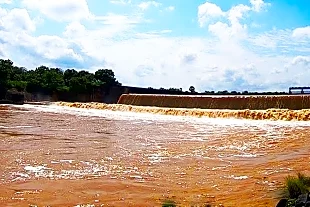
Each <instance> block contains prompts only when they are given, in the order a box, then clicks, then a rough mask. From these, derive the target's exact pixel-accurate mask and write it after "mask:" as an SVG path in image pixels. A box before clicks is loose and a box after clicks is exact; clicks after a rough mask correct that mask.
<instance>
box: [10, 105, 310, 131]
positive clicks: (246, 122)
mask: <svg viewBox="0 0 310 207" xmlns="http://www.w3.org/2000/svg"><path fill="white" fill-rule="evenodd" d="M15 107H21V108H26V109H32V110H37V111H42V112H50V113H65V114H72V115H77V116H90V117H91V116H93V117H103V118H109V119H116V120H131V121H137V120H142V121H149V123H152V122H154V121H170V122H171V121H172V122H174V121H176V122H190V123H195V124H211V125H217V126H233V127H247V128H248V127H251V126H253V127H257V128H266V127H267V128H268V127H272V128H274V127H285V126H288V127H309V126H310V121H282V120H278V121H273V120H250V119H237V118H208V117H192V116H174V115H160V114H152V113H138V112H127V111H112V110H102V109H81V108H73V107H67V106H57V105H54V104H51V105H28V104H24V105H21V106H15Z"/></svg>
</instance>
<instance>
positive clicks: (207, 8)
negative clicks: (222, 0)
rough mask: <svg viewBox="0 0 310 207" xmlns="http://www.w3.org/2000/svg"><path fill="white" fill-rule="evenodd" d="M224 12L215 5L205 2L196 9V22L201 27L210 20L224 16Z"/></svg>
mask: <svg viewBox="0 0 310 207" xmlns="http://www.w3.org/2000/svg"><path fill="white" fill-rule="evenodd" d="M224 15H225V12H223V11H222V9H221V8H220V7H219V6H217V5H216V4H213V3H210V2H206V3H204V4H201V5H199V7H198V22H199V25H200V27H203V26H204V25H205V24H206V23H207V22H208V21H209V20H210V19H211V18H214V17H221V16H224Z"/></svg>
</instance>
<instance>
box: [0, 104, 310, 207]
mask: <svg viewBox="0 0 310 207" xmlns="http://www.w3.org/2000/svg"><path fill="white" fill-rule="evenodd" d="M309 129H310V123H309V122H305V121H300V122H299V121H290V122H288V121H269V120H267V121H264V120H260V121H257V120H242V119H222V118H221V119H214V118H213V119H212V118H196V117H186V116H183V117H177V116H170V115H156V114H146V113H133V112H118V111H109V110H95V109H75V108H69V107H63V106H56V105H50V106H34V105H23V106H9V105H7V106H4V105H2V106H0V206H29V205H33V206H87V205H88V206H161V204H162V203H163V202H164V201H165V200H167V199H170V200H174V201H176V202H177V204H178V205H180V206H203V205H204V204H206V203H211V204H213V205H214V206H215V205H218V206H220V205H223V206H225V207H226V206H275V204H276V203H277V201H278V198H279V188H280V187H281V186H282V183H283V181H284V178H285V177H286V176H287V175H294V174H296V173H297V172H304V173H310V168H309V166H310V165H309V163H310V156H309V155H310V144H309V143H310V142H309V135H310V132H309Z"/></svg>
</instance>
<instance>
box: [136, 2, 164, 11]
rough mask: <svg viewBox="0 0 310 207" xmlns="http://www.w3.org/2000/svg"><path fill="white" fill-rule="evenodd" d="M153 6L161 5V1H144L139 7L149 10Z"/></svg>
mask: <svg viewBox="0 0 310 207" xmlns="http://www.w3.org/2000/svg"><path fill="white" fill-rule="evenodd" d="M151 6H154V7H159V6H161V3H159V2H157V1H144V2H141V3H140V4H139V5H138V7H139V8H140V9H142V10H147V9H148V8H149V7H151Z"/></svg>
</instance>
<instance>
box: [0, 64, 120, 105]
mask: <svg viewBox="0 0 310 207" xmlns="http://www.w3.org/2000/svg"><path fill="white" fill-rule="evenodd" d="M120 85H121V83H119V82H118V81H117V80H116V78H115V74H114V72H113V71H112V70H111V69H98V70H97V71H96V72H95V73H91V72H88V71H85V70H81V71H77V70H75V69H66V70H62V69H61V68H49V67H46V66H39V67H37V68H36V69H34V70H27V69H26V68H25V67H18V66H15V65H14V64H13V61H11V60H9V59H7V60H4V59H0V99H1V98H3V97H4V96H5V93H6V91H7V90H10V89H15V90H17V91H19V92H28V93H41V94H46V95H52V94H55V93H56V94H57V93H64V92H67V93H71V94H89V93H93V92H94V90H96V89H98V88H101V89H106V90H109V88H110V87H112V86H120ZM1 96H2V97H1Z"/></svg>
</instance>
